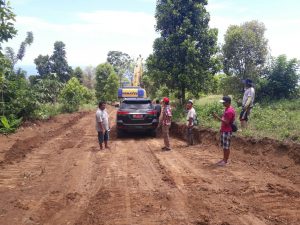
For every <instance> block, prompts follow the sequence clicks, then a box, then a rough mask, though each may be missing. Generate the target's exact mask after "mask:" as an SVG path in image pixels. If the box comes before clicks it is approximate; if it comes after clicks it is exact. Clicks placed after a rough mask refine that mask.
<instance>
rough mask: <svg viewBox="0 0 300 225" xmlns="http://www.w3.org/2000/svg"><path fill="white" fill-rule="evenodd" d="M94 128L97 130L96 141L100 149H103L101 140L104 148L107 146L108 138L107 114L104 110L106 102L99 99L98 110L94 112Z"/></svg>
mask: <svg viewBox="0 0 300 225" xmlns="http://www.w3.org/2000/svg"><path fill="white" fill-rule="evenodd" d="M96 129H97V132H98V141H99V146H100V150H102V149H103V142H104V146H105V148H108V149H109V147H108V140H109V131H110V129H109V116H108V113H107V111H106V103H105V102H103V101H101V102H99V105H98V110H97V112H96Z"/></svg>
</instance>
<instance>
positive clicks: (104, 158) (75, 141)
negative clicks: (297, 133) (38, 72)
mask: <svg viewBox="0 0 300 225" xmlns="http://www.w3.org/2000/svg"><path fill="white" fill-rule="evenodd" d="M112 113H115V111H114V110H112V111H111V114H112ZM113 119H114V116H112V120H113ZM69 122H70V121H69ZM60 129H62V127H61V128H59V130H60ZM53 132H55V131H53ZM42 135H44V134H41V136H42ZM112 137H113V140H112V141H111V142H110V143H111V149H110V150H104V151H99V146H98V143H97V136H96V132H95V127H94V112H93V113H92V112H90V113H87V114H86V115H84V116H83V117H82V118H81V119H79V120H77V121H74V125H70V126H69V127H65V128H64V131H61V133H60V134H58V135H56V136H54V137H53V138H51V139H48V140H47V141H45V142H42V143H41V144H40V145H39V146H38V147H37V148H34V149H32V150H31V151H30V154H27V156H26V158H24V159H22V160H20V162H19V163H13V164H6V165H5V167H4V168H3V170H2V171H1V176H2V178H3V179H1V182H2V183H1V182H0V202H1V204H0V221H1V222H0V223H1V225H2V224H3V225H11V224H22V225H23V224H24V225H41V224H43V225H53V224H57V225H60V224H63V225H65V224H70V225H72V224H75V225H96V224H97V225H102V224H103V225H112V224H114V225H121V224H122V225H123V224H124V225H125V224H126V225H143V224H145V225H156V224H165V225H178V224H179V225H181V224H182V225H186V224H189V225H237V224H238V225H254V224H255V225H298V224H300V217H299V215H298V214H297V213H298V211H299V207H300V202H299V201H300V200H299V197H300V195H299V192H300V191H299V190H300V189H299V179H298V178H299V176H297V174H294V173H293V171H296V169H297V167H293V170H286V171H287V172H286V174H287V175H289V174H294V175H293V176H292V175H289V176H285V177H280V176H279V175H276V173H273V167H270V168H269V167H268V166H265V165H263V163H264V162H266V159H265V158H262V159H260V162H259V163H256V164H255V160H256V159H258V156H255V157H254V156H252V155H245V154H244V153H243V152H241V151H240V152H235V151H234V150H235V149H233V154H232V161H231V162H232V163H230V164H229V165H228V166H227V167H226V168H217V167H215V166H213V164H214V162H216V161H217V160H218V159H219V157H220V155H221V154H222V153H221V152H220V151H219V149H218V148H217V147H216V146H215V145H214V144H208V145H197V146H194V147H189V148H184V145H185V143H184V142H183V141H181V140H179V139H174V138H172V139H171V143H172V147H173V149H172V151H170V152H162V151H161V150H160V148H161V145H162V143H163V141H162V140H161V139H155V138H149V137H146V136H142V135H137V136H135V135H128V137H125V138H122V139H115V128H114V127H113V128H112ZM259 157H264V156H259ZM247 161H251V164H249V163H247ZM253 163H254V166H253ZM267 165H268V164H267ZM40 166H44V168H40ZM290 166H293V165H292V162H291V165H290ZM23 172H25V175H26V176H28V177H27V178H24V177H21V178H20V177H18V176H19V175H20V173H23ZM23 175H24V174H23ZM293 177H295V179H292V178H293ZM297 179H298V180H297ZM4 181H5V182H4Z"/></svg>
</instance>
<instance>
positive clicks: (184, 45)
mask: <svg viewBox="0 0 300 225" xmlns="http://www.w3.org/2000/svg"><path fill="white" fill-rule="evenodd" d="M206 5H207V1H206V0H195V1H186V0H160V1H157V6H156V14H155V17H156V19H157V25H156V30H157V31H158V32H159V33H160V37H159V38H157V39H156V40H155V42H154V46H153V48H154V49H153V51H154V52H153V54H152V55H150V56H149V58H148V59H147V69H148V75H149V76H151V77H152V78H154V79H155V80H156V81H157V82H158V83H159V84H165V85H167V87H169V88H171V89H173V90H176V91H179V92H180V95H179V97H181V98H182V99H183V100H184V99H185V92H186V89H187V87H189V90H190V91H191V92H192V93H193V94H195V95H198V94H199V92H200V91H201V90H203V89H204V88H205V85H204V83H205V81H206V80H207V79H210V77H211V76H212V75H213V74H214V73H215V72H216V71H217V70H218V68H217V67H216V65H217V64H216V58H215V57H214V56H215V54H216V53H217V50H218V48H217V34H218V31H217V30H216V29H210V28H209V20H210V16H209V13H208V12H207V11H206V9H205V6H206Z"/></svg>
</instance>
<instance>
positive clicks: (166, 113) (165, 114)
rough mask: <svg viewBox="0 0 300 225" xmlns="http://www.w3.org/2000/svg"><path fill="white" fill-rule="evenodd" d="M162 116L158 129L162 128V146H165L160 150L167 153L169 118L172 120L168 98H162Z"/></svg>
mask: <svg viewBox="0 0 300 225" xmlns="http://www.w3.org/2000/svg"><path fill="white" fill-rule="evenodd" d="M162 102H163V103H162V105H163V108H162V115H161V120H160V122H159V125H158V126H159V127H162V133H163V138H164V144H165V146H164V147H163V148H162V150H163V151H169V150H171V148H170V137H169V130H170V127H171V118H172V111H171V107H170V100H169V98H166V97H165V98H163V101H162Z"/></svg>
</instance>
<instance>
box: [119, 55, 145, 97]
mask: <svg viewBox="0 0 300 225" xmlns="http://www.w3.org/2000/svg"><path fill="white" fill-rule="evenodd" d="M142 76H143V58H142V57H141V55H139V57H138V58H137V61H136V65H135V67H134V73H133V80H132V86H129V87H122V88H119V90H118V97H119V98H146V97H147V95H146V90H145V89H143V88H141V87H140V83H141V78H142Z"/></svg>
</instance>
